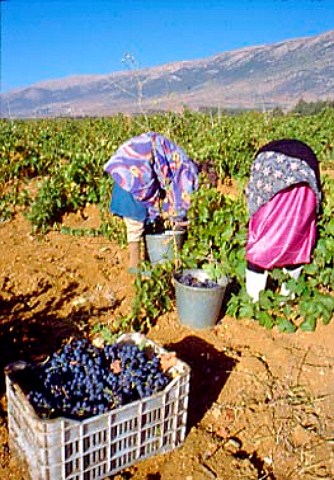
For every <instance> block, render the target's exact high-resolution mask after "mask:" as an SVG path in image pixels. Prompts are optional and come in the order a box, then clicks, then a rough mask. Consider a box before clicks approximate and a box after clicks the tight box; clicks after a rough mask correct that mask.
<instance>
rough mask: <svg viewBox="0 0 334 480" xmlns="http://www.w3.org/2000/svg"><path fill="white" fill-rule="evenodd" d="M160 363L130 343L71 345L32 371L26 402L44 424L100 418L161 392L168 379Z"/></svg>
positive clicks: (84, 341) (149, 351)
mask: <svg viewBox="0 0 334 480" xmlns="http://www.w3.org/2000/svg"><path fill="white" fill-rule="evenodd" d="M162 360H163V359H162V358H161V355H159V354H157V353H155V352H154V351H153V349H150V348H148V347H145V348H141V346H140V345H136V344H134V343H115V344H113V345H106V346H104V347H103V348H98V347H96V346H94V345H93V344H92V343H91V342H90V341H89V340H87V339H74V340H72V341H71V342H69V343H67V344H65V345H64V346H63V347H62V348H61V349H60V350H59V351H57V352H55V353H54V354H53V355H52V356H51V357H50V358H49V359H48V360H47V361H45V362H44V363H42V364H39V365H36V366H35V367H33V368H32V369H31V371H30V382H29V383H30V385H31V388H30V390H29V391H28V395H27V397H28V399H29V401H30V403H31V404H32V405H33V407H34V408H35V410H36V412H37V413H38V415H39V416H40V417H42V418H55V417H58V416H67V417H70V418H74V419H82V418H87V417H91V416H94V415H99V414H102V413H105V412H107V411H109V410H111V409H114V408H118V407H120V406H122V405H126V404H128V403H130V402H133V401H136V400H140V399H143V398H146V397H149V396H151V395H153V394H155V393H157V392H159V391H161V390H163V389H164V388H165V386H166V385H167V384H168V383H169V382H170V379H171V376H170V374H169V373H167V371H164V369H163V361H162Z"/></svg>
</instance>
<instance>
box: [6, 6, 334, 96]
mask: <svg viewBox="0 0 334 480" xmlns="http://www.w3.org/2000/svg"><path fill="white" fill-rule="evenodd" d="M0 9H1V91H2V92H6V91H8V90H10V89H13V88H18V87H25V86H28V85H31V84H33V83H36V82H39V81H42V80H49V79H53V78H63V77H67V76H70V75H77V74H80V75H81V74H107V73H111V72H115V71H120V70H126V69H133V68H137V67H138V68H146V67H152V66H156V65H162V64H165V63H170V62H173V61H180V60H193V59H200V58H205V57H209V56H212V55H215V54H218V53H222V52H224V51H229V50H235V49H238V48H243V47H246V46H252V45H261V44H271V43H275V42H279V41H282V40H288V39H293V38H298V37H304V36H312V35H317V34H319V33H323V32H326V31H328V30H332V29H334V0H220V1H219V0H154V1H152V0H0ZM127 54H130V56H131V57H132V59H133V61H130V62H129V61H124V59H125V58H126V56H127Z"/></svg>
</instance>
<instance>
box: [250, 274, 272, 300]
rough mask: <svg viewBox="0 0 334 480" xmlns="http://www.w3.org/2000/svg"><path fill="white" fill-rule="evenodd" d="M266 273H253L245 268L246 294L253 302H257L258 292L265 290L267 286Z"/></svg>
mask: <svg viewBox="0 0 334 480" xmlns="http://www.w3.org/2000/svg"><path fill="white" fill-rule="evenodd" d="M267 278H268V272H267V271H266V270H265V271H264V272H263V273H258V272H253V271H252V270H249V269H248V268H246V292H247V293H248V295H249V296H250V297H251V298H252V299H253V302H257V301H258V300H259V295H260V292H262V291H263V290H265V288H266V285H267Z"/></svg>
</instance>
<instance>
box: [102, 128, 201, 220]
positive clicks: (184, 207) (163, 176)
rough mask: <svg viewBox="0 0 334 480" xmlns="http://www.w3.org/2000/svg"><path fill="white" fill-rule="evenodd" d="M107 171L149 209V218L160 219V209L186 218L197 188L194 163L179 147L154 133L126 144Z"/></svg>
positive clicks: (120, 148)
mask: <svg viewBox="0 0 334 480" xmlns="http://www.w3.org/2000/svg"><path fill="white" fill-rule="evenodd" d="M104 170H105V171H106V172H107V173H109V174H110V175H111V176H112V178H113V179H114V181H115V182H117V183H118V184H119V185H120V186H121V187H122V188H123V189H124V190H126V191H128V192H130V193H131V194H132V195H133V197H134V198H135V199H136V200H138V201H139V202H141V203H142V204H143V205H144V206H145V207H146V208H147V209H148V216H149V218H150V219H155V218H157V217H158V216H159V215H160V214H161V210H162V211H163V212H167V213H168V215H169V216H170V217H174V218H177V217H183V216H185V215H186V213H187V211H188V209H189V207H190V200H191V198H190V197H191V194H192V193H193V192H194V191H195V190H197V189H198V169H197V167H196V165H195V163H194V162H193V161H192V160H191V159H190V158H189V157H188V156H187V155H186V153H185V152H184V151H183V150H182V149H181V148H180V147H178V146H177V145H176V144H174V143H173V142H171V141H170V140H169V139H167V138H166V137H164V136H162V135H159V134H157V133H155V132H147V133H143V134H141V135H138V136H136V137H133V138H131V139H130V140H128V141H126V142H125V143H124V144H122V145H121V146H120V147H119V148H118V150H117V151H116V153H115V154H114V155H113V156H112V157H111V158H110V159H109V160H108V161H107V163H106V164H105V165H104ZM162 192H163V195H162ZM163 196H164V200H163V203H162V205H161V204H160V201H161V198H162V197H163Z"/></svg>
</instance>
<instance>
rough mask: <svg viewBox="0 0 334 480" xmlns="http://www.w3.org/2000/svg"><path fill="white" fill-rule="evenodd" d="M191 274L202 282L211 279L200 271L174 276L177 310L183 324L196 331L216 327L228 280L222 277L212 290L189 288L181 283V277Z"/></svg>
mask: <svg viewBox="0 0 334 480" xmlns="http://www.w3.org/2000/svg"><path fill="white" fill-rule="evenodd" d="M186 274H190V275H192V277H194V278H196V279H197V280H199V281H200V282H203V281H205V280H207V279H209V276H208V274H207V273H206V272H204V271H203V270H200V269H189V270H183V271H182V272H181V273H178V274H176V275H174V288H175V299H176V308H177V312H178V317H179V321H180V323H181V324H183V325H185V326H188V327H190V328H194V329H203V328H210V327H214V326H215V325H216V323H217V320H218V318H219V314H220V312H221V308H222V305H223V300H224V296H225V291H226V287H227V284H228V278H227V277H222V278H220V279H219V281H218V282H217V284H216V285H215V286H213V287H211V288H207V287H197V286H188V285H185V284H183V283H182V282H180V281H179V279H180V275H186Z"/></svg>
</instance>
